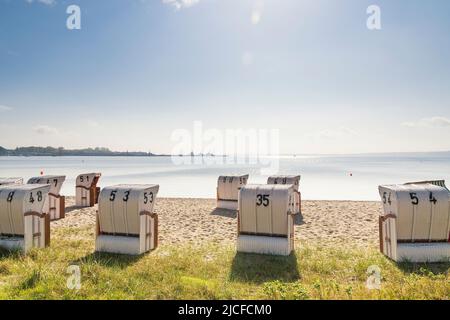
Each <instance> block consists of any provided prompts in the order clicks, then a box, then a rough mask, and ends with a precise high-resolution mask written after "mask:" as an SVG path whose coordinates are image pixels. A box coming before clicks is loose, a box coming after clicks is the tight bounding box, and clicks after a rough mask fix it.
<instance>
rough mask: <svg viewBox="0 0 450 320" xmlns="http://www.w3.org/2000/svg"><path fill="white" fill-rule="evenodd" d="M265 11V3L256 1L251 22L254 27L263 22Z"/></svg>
mask: <svg viewBox="0 0 450 320" xmlns="http://www.w3.org/2000/svg"><path fill="white" fill-rule="evenodd" d="M263 9H264V2H263V1H255V3H254V4H253V10H252V14H251V16H250V22H251V23H252V24H253V25H257V24H258V23H259V22H260V21H261V17H262V14H263Z"/></svg>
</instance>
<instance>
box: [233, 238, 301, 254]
mask: <svg viewBox="0 0 450 320" xmlns="http://www.w3.org/2000/svg"><path fill="white" fill-rule="evenodd" d="M292 250H293V248H292V245H291V242H290V241H289V239H288V238H280V237H267V236H250V235H239V236H238V238H237V251H239V252H247V253H259V254H270V255H281V256H288V255H290V254H291V252H292Z"/></svg>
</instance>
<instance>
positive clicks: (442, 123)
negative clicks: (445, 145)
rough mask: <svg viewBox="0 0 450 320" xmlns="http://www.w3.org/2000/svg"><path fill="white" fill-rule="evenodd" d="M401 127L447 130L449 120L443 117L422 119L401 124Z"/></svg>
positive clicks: (449, 125) (449, 123)
mask: <svg viewBox="0 0 450 320" xmlns="http://www.w3.org/2000/svg"><path fill="white" fill-rule="evenodd" d="M402 126H403V127H408V128H424V127H426V128H448V127H450V119H448V118H445V117H431V118H423V119H420V120H418V121H415V122H403V123H402Z"/></svg>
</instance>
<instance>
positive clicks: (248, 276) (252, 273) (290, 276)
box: [230, 252, 300, 283]
mask: <svg viewBox="0 0 450 320" xmlns="http://www.w3.org/2000/svg"><path fill="white" fill-rule="evenodd" d="M299 279H300V273H299V271H298V265H297V256H296V255H295V253H292V254H291V255H289V256H287V257H283V256H272V255H262V254H253V253H243V252H238V253H236V256H235V257H234V259H233V263H232V266H231V271H230V280H232V281H244V282H253V283H263V282H266V281H272V280H279V281H283V282H295V281H297V280H299Z"/></svg>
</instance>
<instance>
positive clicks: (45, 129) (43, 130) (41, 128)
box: [33, 125, 58, 134]
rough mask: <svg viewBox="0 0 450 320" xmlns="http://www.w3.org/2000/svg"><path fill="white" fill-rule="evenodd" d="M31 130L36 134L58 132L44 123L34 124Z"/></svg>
mask: <svg viewBox="0 0 450 320" xmlns="http://www.w3.org/2000/svg"><path fill="white" fill-rule="evenodd" d="M33 131H34V132H35V133H37V134H58V129H56V128H53V127H50V126H46V125H40V126H36V127H34V128H33Z"/></svg>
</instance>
